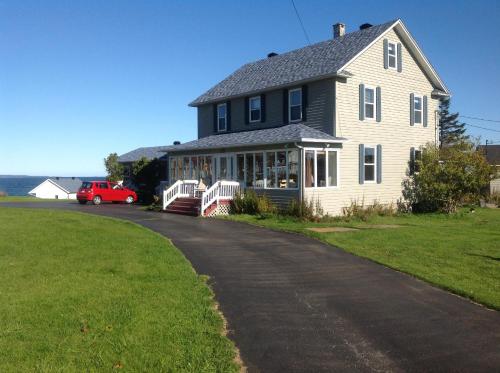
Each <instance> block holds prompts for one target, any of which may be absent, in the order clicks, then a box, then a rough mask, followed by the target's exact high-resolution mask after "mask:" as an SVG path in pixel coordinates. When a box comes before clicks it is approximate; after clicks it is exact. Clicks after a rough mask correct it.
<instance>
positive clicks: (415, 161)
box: [410, 147, 422, 175]
mask: <svg viewBox="0 0 500 373" xmlns="http://www.w3.org/2000/svg"><path fill="white" fill-rule="evenodd" d="M411 151H412V153H411V154H410V156H411V157H410V175H413V174H418V173H419V172H420V162H422V148H421V147H418V148H411Z"/></svg>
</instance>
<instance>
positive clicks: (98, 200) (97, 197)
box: [92, 196, 102, 205]
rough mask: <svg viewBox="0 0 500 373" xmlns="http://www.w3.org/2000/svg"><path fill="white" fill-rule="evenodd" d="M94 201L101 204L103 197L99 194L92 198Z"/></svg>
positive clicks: (95, 203)
mask: <svg viewBox="0 0 500 373" xmlns="http://www.w3.org/2000/svg"><path fill="white" fill-rule="evenodd" d="M92 202H93V203H94V205H100V204H101V202H102V199H101V197H99V196H95V197H94V199H93V200H92Z"/></svg>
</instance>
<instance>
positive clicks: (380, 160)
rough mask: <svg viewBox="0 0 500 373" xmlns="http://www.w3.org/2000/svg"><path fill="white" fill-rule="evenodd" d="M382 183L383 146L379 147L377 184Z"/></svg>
mask: <svg viewBox="0 0 500 373" xmlns="http://www.w3.org/2000/svg"><path fill="white" fill-rule="evenodd" d="M381 182H382V145H377V184H380V183H381Z"/></svg>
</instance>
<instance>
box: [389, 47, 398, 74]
mask: <svg viewBox="0 0 500 373" xmlns="http://www.w3.org/2000/svg"><path fill="white" fill-rule="evenodd" d="M391 45H393V46H394V67H392V66H391V62H390V61H391V58H390V57H391V56H392V54H391V53H390V52H389V51H390V46H391ZM397 48H398V45H397V43H394V42H392V41H387V67H388V68H389V69H391V70H396V71H397V70H398V49H397Z"/></svg>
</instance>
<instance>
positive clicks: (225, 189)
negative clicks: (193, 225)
mask: <svg viewBox="0 0 500 373" xmlns="http://www.w3.org/2000/svg"><path fill="white" fill-rule="evenodd" d="M239 190H240V183H238V182H237V181H225V180H220V181H217V182H216V183H215V184H214V185H212V186H211V187H210V188H208V189H207V190H206V191H204V192H203V194H202V196H201V210H200V214H201V216H205V210H206V209H207V208H208V207H209V206H211V205H212V204H213V203H214V202H216V203H217V204H218V203H219V200H221V199H224V200H232V199H233V198H234V195H235V194H236V193H237V192H238V191H239Z"/></svg>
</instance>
